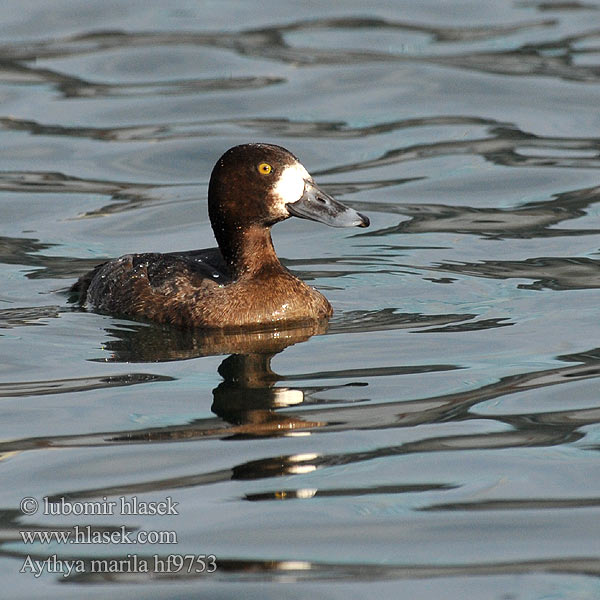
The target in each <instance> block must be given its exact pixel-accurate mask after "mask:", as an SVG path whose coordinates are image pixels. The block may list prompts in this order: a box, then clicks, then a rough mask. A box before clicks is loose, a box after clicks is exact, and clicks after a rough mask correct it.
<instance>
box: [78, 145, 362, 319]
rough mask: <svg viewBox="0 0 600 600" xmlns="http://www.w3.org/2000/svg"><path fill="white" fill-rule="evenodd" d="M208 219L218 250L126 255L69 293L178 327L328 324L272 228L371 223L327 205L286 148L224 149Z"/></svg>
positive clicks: (331, 202) (83, 301)
mask: <svg viewBox="0 0 600 600" xmlns="http://www.w3.org/2000/svg"><path fill="white" fill-rule="evenodd" d="M208 213H209V218H210V223H211V226H212V229H213V232H214V235H215V238H216V240H217V244H218V248H209V249H204V250H192V251H187V252H171V253H167V254H159V253H144V254H127V255H125V256H122V257H120V258H117V259H115V260H110V261H108V262H105V263H102V264H100V265H98V266H97V267H96V268H94V269H93V270H92V271H90V272H88V273H86V274H85V275H83V276H82V277H80V278H79V280H78V281H77V282H76V283H75V284H74V285H73V286H72V288H71V291H72V292H74V293H75V294H77V299H78V302H79V304H80V305H81V306H85V307H86V308H90V309H92V310H95V311H99V312H102V313H108V314H113V315H119V316H129V317H133V318H140V319H147V320H151V321H155V322H159V323H168V324H173V325H178V326H182V327H196V328H203V329H237V328H264V327H273V326H279V325H281V326H283V325H285V326H288V325H291V324H296V323H304V322H311V321H312V322H314V321H320V320H323V319H328V318H329V317H330V316H331V315H332V313H333V309H332V307H331V305H330V304H329V302H328V301H327V299H326V298H325V297H324V296H323V295H322V294H321V293H320V292H318V291H317V290H315V289H314V288H312V287H311V286H309V285H307V284H306V283H304V282H303V281H301V280H300V279H298V278H297V277H296V276H295V275H293V274H292V273H290V271H288V270H287V269H286V268H285V267H284V266H283V265H282V264H281V263H280V261H279V259H278V258H277V255H276V253H275V249H274V247H273V242H272V240H271V227H272V226H273V225H275V224H276V223H278V222H280V221H283V220H285V219H288V218H289V217H292V216H294V217H300V218H303V219H311V220H313V221H319V222H321V223H325V224H326V225H330V226H332V227H368V226H369V219H368V218H367V217H366V216H364V215H362V214H360V213H359V212H357V211H355V210H354V209H352V208H350V207H348V206H345V205H344V204H342V203H341V202H338V201H337V200H335V199H333V198H332V197H331V196H330V195H328V194H326V193H325V192H323V191H322V190H321V189H320V188H319V187H318V186H317V184H316V183H315V182H314V180H313V178H312V177H311V175H310V174H309V173H308V171H307V170H306V169H305V168H304V167H303V166H302V164H301V163H300V161H299V160H298V159H297V158H296V157H295V156H294V155H293V154H292V153H291V152H289V151H288V150H286V149H285V148H282V147H281V146H275V145H271V144H244V145H241V146H235V147H233V148H230V149H229V150H227V152H225V154H223V156H221V158H220V159H219V160H218V161H217V163H216V165H215V167H214V168H213V171H212V174H211V177H210V183H209V186H208Z"/></svg>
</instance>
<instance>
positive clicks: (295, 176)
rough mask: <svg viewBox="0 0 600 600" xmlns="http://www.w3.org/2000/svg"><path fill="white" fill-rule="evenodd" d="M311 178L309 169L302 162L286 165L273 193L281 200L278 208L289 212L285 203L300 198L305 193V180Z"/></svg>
mask: <svg viewBox="0 0 600 600" xmlns="http://www.w3.org/2000/svg"><path fill="white" fill-rule="evenodd" d="M310 179H311V176H310V175H309V173H308V171H307V170H306V169H305V168H304V167H303V166H302V165H301V164H300V163H296V164H294V165H290V166H289V167H286V168H285V169H284V170H283V172H282V173H281V176H280V177H279V179H278V181H277V183H276V184H275V187H274V188H273V193H274V194H275V196H276V197H277V198H279V200H280V202H281V205H280V206H279V207H278V208H281V209H282V210H284V211H286V212H287V210H286V208H285V205H286V204H288V203H292V202H296V201H298V200H300V198H301V197H302V194H303V193H304V182H305V181H306V180H309V181H310Z"/></svg>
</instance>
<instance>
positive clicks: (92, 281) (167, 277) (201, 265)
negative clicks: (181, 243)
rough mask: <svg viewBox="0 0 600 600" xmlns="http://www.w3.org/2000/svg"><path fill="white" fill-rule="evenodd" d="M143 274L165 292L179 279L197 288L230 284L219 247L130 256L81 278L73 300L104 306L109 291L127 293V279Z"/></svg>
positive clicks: (75, 287) (74, 286) (74, 287)
mask: <svg viewBox="0 0 600 600" xmlns="http://www.w3.org/2000/svg"><path fill="white" fill-rule="evenodd" d="M141 272H143V273H144V276H145V277H147V282H148V285H149V286H151V287H152V288H155V289H158V288H162V289H164V290H167V289H169V288H173V289H174V288H175V287H176V286H177V279H178V278H180V277H184V278H189V279H190V280H193V282H194V283H195V284H196V285H209V286H211V285H224V284H226V283H229V282H230V281H231V278H230V276H229V273H228V269H227V264H226V262H225V260H224V259H223V256H222V254H221V251H220V250H219V249H218V248H205V249H202V250H189V251H186V252H169V253H167V254H159V253H154V252H152V253H144V254H128V255H126V256H123V257H121V258H119V259H115V260H111V261H107V262H104V263H102V264H100V265H98V266H97V267H95V268H94V269H92V270H91V271H89V272H88V273H85V274H84V275H82V276H81V277H80V278H79V279H78V280H77V281H76V282H75V284H74V285H73V286H72V287H71V289H70V292H71V294H72V297H71V301H73V302H78V303H79V304H80V305H83V304H85V303H88V302H89V303H90V304H92V305H96V306H101V305H103V304H104V302H105V301H106V298H105V297H104V296H105V295H106V294H108V290H109V289H110V295H114V294H115V292H116V293H117V294H118V293H119V292H118V290H119V288H122V289H123V291H125V288H128V287H130V285H129V284H130V282H128V280H129V279H130V278H131V277H132V275H137V274H139V273H141ZM209 282H210V283H209ZM90 288H91V291H90ZM88 292H90V293H89V294H88Z"/></svg>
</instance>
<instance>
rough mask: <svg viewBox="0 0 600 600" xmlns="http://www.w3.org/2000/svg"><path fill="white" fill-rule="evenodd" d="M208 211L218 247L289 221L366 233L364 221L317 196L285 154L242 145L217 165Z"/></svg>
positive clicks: (307, 177) (297, 163) (304, 173)
mask: <svg viewBox="0 0 600 600" xmlns="http://www.w3.org/2000/svg"><path fill="white" fill-rule="evenodd" d="M208 211H209V216H210V221H211V224H212V226H213V230H214V232H215V237H216V238H217V242H218V243H219V245H221V243H222V242H221V241H222V240H224V239H226V238H227V236H228V235H229V234H230V232H232V231H234V230H236V229H238V230H239V229H246V228H248V227H251V226H255V225H258V226H262V227H270V226H271V225H274V224H275V223H277V222H279V221H283V220H284V219H287V218H288V217H290V216H292V215H293V216H297V217H302V218H305V219H312V220H314V221H320V222H321V223H325V224H327V225H331V226H332V227H367V226H368V225H369V219H368V218H367V217H365V216H363V215H361V214H360V213H358V212H356V211H355V210H353V209H352V208H349V207H347V206H344V205H343V204H341V203H340V202H337V201H336V200H334V199H333V198H332V197H331V196H329V195H328V194H326V193H325V192H323V191H322V190H320V189H319V188H318V187H317V185H316V184H315V182H314V181H313V179H312V177H311V176H310V174H309V173H308V172H307V170H306V169H305V168H304V167H303V166H302V164H301V163H300V161H299V160H298V159H297V158H296V157H295V156H294V155H293V154H292V153H291V152H288V151H287V150H286V149H285V148H282V147H281V146H274V145H270V144H244V145H242V146H235V147H233V148H230V149H229V150H227V152H225V154H223V156H221V158H220V159H219V160H218V161H217V164H216V165H215V167H214V169H213V172H212V174H211V176H210V184H209V186H208Z"/></svg>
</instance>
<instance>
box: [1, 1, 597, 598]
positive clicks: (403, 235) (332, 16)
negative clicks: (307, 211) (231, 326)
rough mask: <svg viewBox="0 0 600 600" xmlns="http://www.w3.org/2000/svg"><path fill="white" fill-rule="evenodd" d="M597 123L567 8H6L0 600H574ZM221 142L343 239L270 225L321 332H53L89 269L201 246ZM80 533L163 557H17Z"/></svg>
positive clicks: (581, 14)
mask: <svg viewBox="0 0 600 600" xmlns="http://www.w3.org/2000/svg"><path fill="white" fill-rule="evenodd" d="M599 107H600V2H597V1H591V0H581V1H579V2H554V1H552V0H550V1H547V2H546V1H542V0H531V1H530V0H526V1H520V0H514V1H505V0H502V1H497V0H493V1H492V0H488V1H486V2H479V1H472V2H459V1H452V2H442V1H441V0H436V1H433V0H427V1H419V2H412V1H408V0H405V1H399V0H388V1H387V2H386V1H382V2H377V3H375V4H374V5H373V6H367V4H366V3H365V2H364V1H360V2H359V1H358V0H356V1H353V0H350V1H345V2H330V3H325V2H323V3H318V2H302V3H300V2H292V1H291V0H287V1H282V0H268V1H264V2H260V3H254V2H242V1H241V0H239V1H225V0H218V1H216V0H213V1H207V2H197V1H191V0H190V1H185V0H176V1H175V2H162V1H160V0H152V1H150V0H144V1H137V2H134V1H127V2H125V1H123V2H120V1H99V2H89V1H87V0H50V1H48V2H39V1H37V0H18V1H17V0H4V2H3V3H2V6H1V7H0V129H1V137H0V139H1V140H2V142H1V144H0V236H1V237H0V281H1V282H2V287H1V290H0V396H1V397H2V420H1V421H2V425H1V432H2V433H1V437H0V439H1V441H0V468H1V469H0V473H1V475H0V481H1V485H0V527H1V528H0V577H1V581H2V588H3V592H2V596H3V597H6V598H18V599H21V598H22V599H25V598H27V599H29V598H33V597H38V596H39V595H42V594H43V597H45V598H48V599H54V598H60V599H65V598H69V599H70V598H82V597H86V598H90V599H92V600H94V599H97V598H98V599H100V598H109V597H140V598H142V597H143V598H173V599H174V598H196V597H200V595H202V597H203V598H231V597H240V595H243V597H244V598H281V597H284V598H306V597H308V596H314V597H319V598H321V597H323V598H336V599H338V598H339V599H342V598H343V599H345V598H361V599H362V598H366V597H379V598H394V599H395V598H418V599H419V600H429V599H434V598H435V599H439V598H444V599H450V600H463V599H464V598H476V599H478V600H492V599H493V600H499V599H504V600H508V599H511V600H533V599H552V600H557V599H568V600H588V599H590V600H591V599H594V600H597V599H598V598H599V597H600V459H599V455H598V451H599V449H600V425H599V424H600V395H599V392H598V390H599V386H598V376H599V375H600V348H599V347H600V320H599V318H598V316H599V309H598V305H599V288H600V250H599V248H600V170H599V167H600V134H599V131H600V110H599ZM247 141H265V142H273V143H277V144H281V145H283V146H285V147H287V148H289V149H290V150H291V151H292V152H294V153H295V154H296V155H298V156H299V157H300V159H301V160H302V162H303V163H304V164H305V166H306V167H307V168H308V169H309V170H310V171H311V172H312V173H313V175H314V176H315V178H316V180H317V181H318V182H319V183H320V184H322V185H323V187H324V188H325V189H326V190H328V191H329V192H331V193H333V194H334V195H336V196H337V197H339V198H340V199H341V200H343V201H344V202H346V203H348V204H350V205H352V206H353V207H355V208H357V209H359V210H361V211H362V212H364V213H366V214H368V215H369V217H370V218H371V221H372V225H371V227H370V229H368V230H338V229H330V228H326V227H324V226H322V225H319V224H316V223H311V222H308V221H301V220H298V219H290V220H288V221H287V222H285V223H283V224H280V225H278V226H277V227H276V228H275V230H274V239H275V244H276V247H277V250H278V253H279V255H280V256H281V257H282V258H283V259H284V261H285V264H286V265H287V266H288V267H289V268H291V269H292V270H294V271H295V272H296V273H297V274H298V275H299V276H300V277H302V278H303V279H305V280H306V281H308V282H310V283H311V284H312V285H315V286H316V287H318V288H319V289H320V290H321V291H323V293H325V294H326V295H327V297H328V298H329V299H330V301H331V302H332V304H333V306H334V309H335V316H334V318H333V319H332V322H331V325H330V328H329V331H328V332H327V333H326V334H321V335H315V336H313V337H310V339H307V340H304V338H306V337H308V335H309V334H308V333H307V332H302V331H293V332H281V333H280V334H278V335H268V334H263V335H262V337H261V336H258V338H260V339H258V338H257V336H245V337H244V336H241V337H237V338H228V339H217V338H216V337H214V336H212V337H211V336H202V335H201V334H192V333H189V332H187V333H186V332H179V331H176V330H169V329H165V328H159V327H154V326H150V325H147V324H140V323H136V322H132V321H127V320H124V319H116V318H111V317H109V316H102V315H97V314H93V313H86V312H79V311H76V310H73V309H72V307H71V305H69V304H68V302H67V296H66V295H65V293H64V290H65V289H66V288H67V287H68V286H69V285H70V284H71V283H72V282H73V281H74V280H75V279H76V277H77V276H78V275H80V274H81V273H83V272H85V271H86V270H87V269H88V268H90V267H91V266H93V265H95V264H97V263H98V262H101V261H102V260H103V259H105V258H106V257H114V256H118V255H120V254H124V253H128V252H138V251H173V250H187V249H192V248H203V247H209V246H212V245H214V243H213V237H212V233H211V230H210V226H209V223H208V217H207V209H206V185H207V181H208V177H209V174H210V170H211V168H212V165H213V164H214V162H215V161H216V159H217V158H218V156H219V155H220V154H221V153H222V152H223V151H224V150H225V149H226V148H228V147H229V146H232V145H235V144H238V143H242V142H247ZM288 344H289V347H287V348H286V349H283V348H284V347H285V346H286V345H288ZM261 352H262V354H261ZM265 352H270V353H271V354H272V356H269V355H267V354H265ZM232 353H233V354H234V355H233V356H230V355H231V354H232ZM229 356H230V357H229ZM25 497H32V498H34V499H36V500H38V501H39V502H42V500H43V498H49V499H50V500H59V499H61V498H62V500H63V502H66V503H67V505H68V506H84V505H83V504H81V503H83V502H93V501H95V502H97V504H98V505H101V504H102V503H105V505H106V506H108V503H110V502H113V501H114V502H117V501H118V499H119V498H121V497H122V498H124V499H125V500H126V501H131V499H132V498H137V499H138V500H139V501H142V502H158V501H164V500H165V499H166V498H171V499H172V501H173V502H177V503H178V504H177V507H176V509H175V512H176V513H177V514H171V515H164V516H157V515H152V516H151V515H144V514H135V515H126V514H123V513H122V511H121V510H120V508H119V506H117V509H116V510H115V511H114V514H112V515H100V516H98V515H96V516H94V515H81V516H73V515H63V516H57V515H51V514H44V510H43V505H41V506H40V509H39V511H38V512H37V513H36V514H33V515H25V514H23V512H22V511H21V510H20V502H21V500H22V499H23V498H25ZM77 503H80V504H77ZM52 506H56V504H53V505H52ZM26 508H27V507H26ZM139 512H140V511H138V513H139ZM86 525H90V526H92V530H93V531H95V532H96V533H98V534H100V533H102V532H104V533H110V532H112V531H117V532H118V531H119V528H120V527H121V526H126V527H127V529H128V531H131V532H133V533H134V534H135V533H136V532H140V531H150V530H154V531H166V532H169V531H173V532H175V533H176V536H177V544H164V543H163V544H139V543H138V544H132V545H127V544H116V543H110V544H106V543H101V542H100V541H96V542H95V543H91V544H65V543H59V542H56V541H55V542H54V543H52V544H43V543H36V544H27V543H24V542H23V538H22V535H21V533H20V532H22V531H32V532H40V531H42V532H43V531H53V530H59V531H67V532H68V531H71V532H73V531H74V527H75V526H80V527H84V526H86ZM96 539H97V538H96ZM201 554H206V555H215V557H216V561H217V566H218V568H217V570H216V572H215V573H212V574H206V573H200V572H197V571H200V570H201V569H198V568H197V567H198V565H197V564H196V565H191V567H192V568H190V560H188V562H186V563H185V564H184V565H183V566H181V565H180V563H177V562H172V563H171V568H170V570H169V569H167V571H168V572H163V573H162V574H160V573H156V570H154V572H152V570H151V571H150V572H148V573H144V572H142V571H143V569H141V568H137V571H138V572H133V571H136V569H135V568H134V566H135V565H134V564H133V563H132V562H131V561H130V562H129V563H127V562H125V563H123V564H122V565H121V568H116V569H113V571H114V572H110V573H106V572H99V571H101V569H95V570H94V569H92V563H91V561H93V560H95V559H99V558H104V559H106V560H107V561H108V560H109V559H110V560H113V561H116V560H118V559H122V560H124V559H127V557H128V555H129V556H130V557H131V556H133V555H135V557H136V558H137V559H138V560H141V561H143V560H146V561H149V562H150V561H151V560H154V559H152V557H153V556H154V555H157V556H158V558H159V559H160V560H163V559H165V558H166V557H167V556H168V555H177V556H178V557H181V556H183V557H185V556H186V555H190V556H192V557H197V556H198V555H201ZM54 556H55V557H56V561H61V560H62V561H63V563H62V564H63V566H64V565H65V564H66V562H64V561H67V560H69V561H73V563H72V564H73V565H74V566H75V568H77V566H78V565H83V570H84V571H85V572H76V570H75V568H74V570H73V572H72V573H71V574H70V575H68V576H64V575H66V573H49V574H44V575H42V576H41V577H39V578H38V577H36V576H35V575H34V573H33V572H32V567H31V565H32V564H33V563H32V562H31V561H34V560H35V561H42V560H44V559H46V558H48V557H54ZM27 557H29V559H28V558H27ZM28 560H29V561H30V562H27V561H28ZM172 560H178V559H172ZM36 564H37V563H36ZM56 564H58V563H56ZM106 564H107V565H108V564H109V563H108V562H107V563H106ZM111 564H112V563H111ZM138 564H139V562H138ZM177 565H179V566H180V568H179V569H178V568H177ZM20 571H25V572H20Z"/></svg>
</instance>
